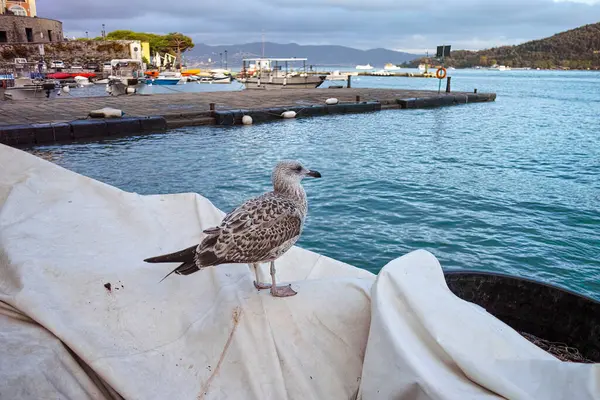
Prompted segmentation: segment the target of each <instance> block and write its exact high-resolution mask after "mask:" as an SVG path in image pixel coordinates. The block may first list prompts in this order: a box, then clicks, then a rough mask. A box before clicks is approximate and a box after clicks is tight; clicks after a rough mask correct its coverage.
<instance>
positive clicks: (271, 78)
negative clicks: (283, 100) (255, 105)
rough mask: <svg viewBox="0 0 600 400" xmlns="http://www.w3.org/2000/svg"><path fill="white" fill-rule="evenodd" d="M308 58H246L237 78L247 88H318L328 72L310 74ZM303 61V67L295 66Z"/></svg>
mask: <svg viewBox="0 0 600 400" xmlns="http://www.w3.org/2000/svg"><path fill="white" fill-rule="evenodd" d="M306 61H307V59H306V58H295V57H293V58H246V59H243V60H242V70H241V72H240V74H239V75H238V77H239V78H238V77H236V80H238V81H240V82H243V83H245V84H246V88H253V89H254V88H264V89H283V88H316V87H318V86H320V85H321V84H322V83H323V81H324V80H325V77H326V76H327V75H326V74H309V73H308V71H307V70H306ZM297 62H302V64H303V66H302V68H293V66H294V63H297Z"/></svg>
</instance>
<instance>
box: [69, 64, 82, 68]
mask: <svg viewBox="0 0 600 400" xmlns="http://www.w3.org/2000/svg"><path fill="white" fill-rule="evenodd" d="M71 69H83V67H82V66H81V64H73V65H71Z"/></svg>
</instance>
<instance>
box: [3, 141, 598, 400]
mask: <svg viewBox="0 0 600 400" xmlns="http://www.w3.org/2000/svg"><path fill="white" fill-rule="evenodd" d="M198 173H202V171H198ZM312 207H318V204H313V206H312ZM222 216H223V213H222V212H221V211H219V210H218V209H217V208H215V207H214V206H213V205H212V204H211V203H210V201H209V200H207V199H206V198H204V197H201V196H200V195H198V194H191V193H187V194H175V195H152V196H142V195H138V194H136V193H128V192H125V191H122V190H119V189H117V188H115V187H111V186H109V185H106V184H103V183H101V182H98V181H95V180H92V179H89V178H87V177H85V176H82V175H78V174H76V173H73V172H71V171H68V170H66V169H63V168H61V167H58V166H56V165H55V164H53V163H51V162H48V161H45V160H42V159H41V158H38V157H35V156H33V155H31V154H28V153H25V152H22V151H20V150H17V149H13V148H10V147H6V146H2V145H0V354H2V356H1V357H0V398H2V399H88V398H89V399H105V398H116V399H118V398H126V399H144V400H147V399H277V400H281V399H354V398H362V399H392V398H393V399H488V398H508V399H545V400H552V399H578V400H585V399H598V398H600V368H599V366H598V365H597V364H595V365H593V364H573V363H564V362H560V361H558V360H557V359H555V358H554V357H552V356H551V355H549V354H547V353H546V352H544V351H542V350H541V349H539V348H537V347H536V346H534V345H533V344H531V343H530V342H529V341H527V340H526V339H524V338H523V337H521V336H520V335H519V334H518V333H516V332H515V331H513V330H512V329H511V328H510V327H508V326H506V325H505V324H503V323H502V322H500V321H499V320H497V319H496V318H494V317H493V316H491V315H489V314H487V313H486V312H485V311H484V310H482V309H480V308H479V307H477V306H475V305H473V304H471V303H468V302H465V301H463V300H460V299H458V298H457V297H455V296H454V295H453V294H452V293H451V292H450V291H449V290H448V288H447V287H446V284H445V281H444V277H443V274H442V270H441V267H440V265H439V263H438V261H437V260H436V259H435V257H434V256H433V255H432V254H430V253H428V252H426V251H422V250H419V251H415V252H412V253H409V254H407V255H405V256H403V257H400V258H398V259H396V260H393V261H392V262H390V263H389V264H388V265H386V266H385V267H384V268H383V270H382V271H381V272H380V273H379V275H378V276H377V277H375V276H374V275H372V274H371V273H369V272H366V271H364V270H361V269H359V268H355V267H352V266H350V265H347V264H344V263H341V262H339V261H336V260H333V259H330V258H327V257H325V256H321V255H318V254H316V253H313V252H310V251H307V250H303V249H301V248H298V247H294V248H293V249H292V250H290V251H289V252H288V253H287V254H286V255H285V256H283V257H282V259H280V260H279V261H278V263H277V273H278V278H279V279H280V280H281V281H285V282H291V283H292V287H293V288H294V289H296V290H297V291H298V295H296V296H294V297H289V298H273V297H271V296H270V294H269V293H268V291H262V292H258V291H257V290H256V289H255V288H254V286H253V284H252V282H253V273H252V272H251V270H250V269H249V267H248V266H246V265H222V266H219V267H215V268H210V269H206V270H203V271H200V272H197V273H195V274H193V275H190V276H179V275H172V276H170V277H169V278H167V279H166V280H164V281H163V282H160V283H159V281H160V279H161V278H162V277H163V276H164V275H166V273H168V272H169V271H170V270H171V269H172V268H173V267H174V266H175V265H173V264H162V265H161V264H147V263H144V262H143V261H142V260H143V259H144V258H146V257H150V256H155V255H159V254H162V253H165V252H170V251H175V250H179V249H181V248H183V247H188V246H191V245H193V244H195V243H197V242H198V241H199V240H201V239H202V234H201V232H202V229H205V228H208V227H210V226H214V225H216V224H218V222H219V221H220V219H221V218H222ZM309 218H310V214H309ZM267 267H268V266H263V267H262V268H263V269H262V271H261V274H262V278H263V279H264V280H265V281H268V274H267Z"/></svg>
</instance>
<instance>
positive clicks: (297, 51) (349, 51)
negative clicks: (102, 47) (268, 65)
mask: <svg viewBox="0 0 600 400" xmlns="http://www.w3.org/2000/svg"><path fill="white" fill-rule="evenodd" d="M262 46H263V45H262V43H260V42H257V43H246V44H234V45H226V46H209V45H206V44H203V43H196V44H195V46H194V48H193V49H191V50H189V51H188V52H186V53H185V57H186V59H187V60H189V61H191V62H200V61H202V62H204V63H206V62H207V61H208V59H209V58H210V59H211V61H212V62H213V63H216V64H220V60H221V56H220V55H219V53H223V55H222V57H223V60H224V59H225V50H227V63H228V66H229V67H236V66H241V64H242V59H243V58H248V57H260V56H261V55H262ZM264 47H265V57H279V58H289V57H297V58H308V62H307V65H320V66H327V65H331V66H348V67H349V66H352V67H354V66H355V65H357V64H367V63H370V64H371V65H373V66H374V67H379V68H383V66H384V65H385V64H386V63H392V64H401V63H403V62H407V61H410V60H412V59H414V58H417V57H420V55H418V54H409V53H403V52H400V51H394V50H388V49H372V50H358V49H353V48H351V47H345V46H303V45H299V44H296V43H289V44H280V43H271V42H265V44H264Z"/></svg>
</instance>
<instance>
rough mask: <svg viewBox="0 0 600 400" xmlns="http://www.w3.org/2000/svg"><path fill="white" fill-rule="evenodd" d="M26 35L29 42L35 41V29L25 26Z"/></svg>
mask: <svg viewBox="0 0 600 400" xmlns="http://www.w3.org/2000/svg"><path fill="white" fill-rule="evenodd" d="M25 35H26V36H27V41H28V42H33V29H31V28H25Z"/></svg>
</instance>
